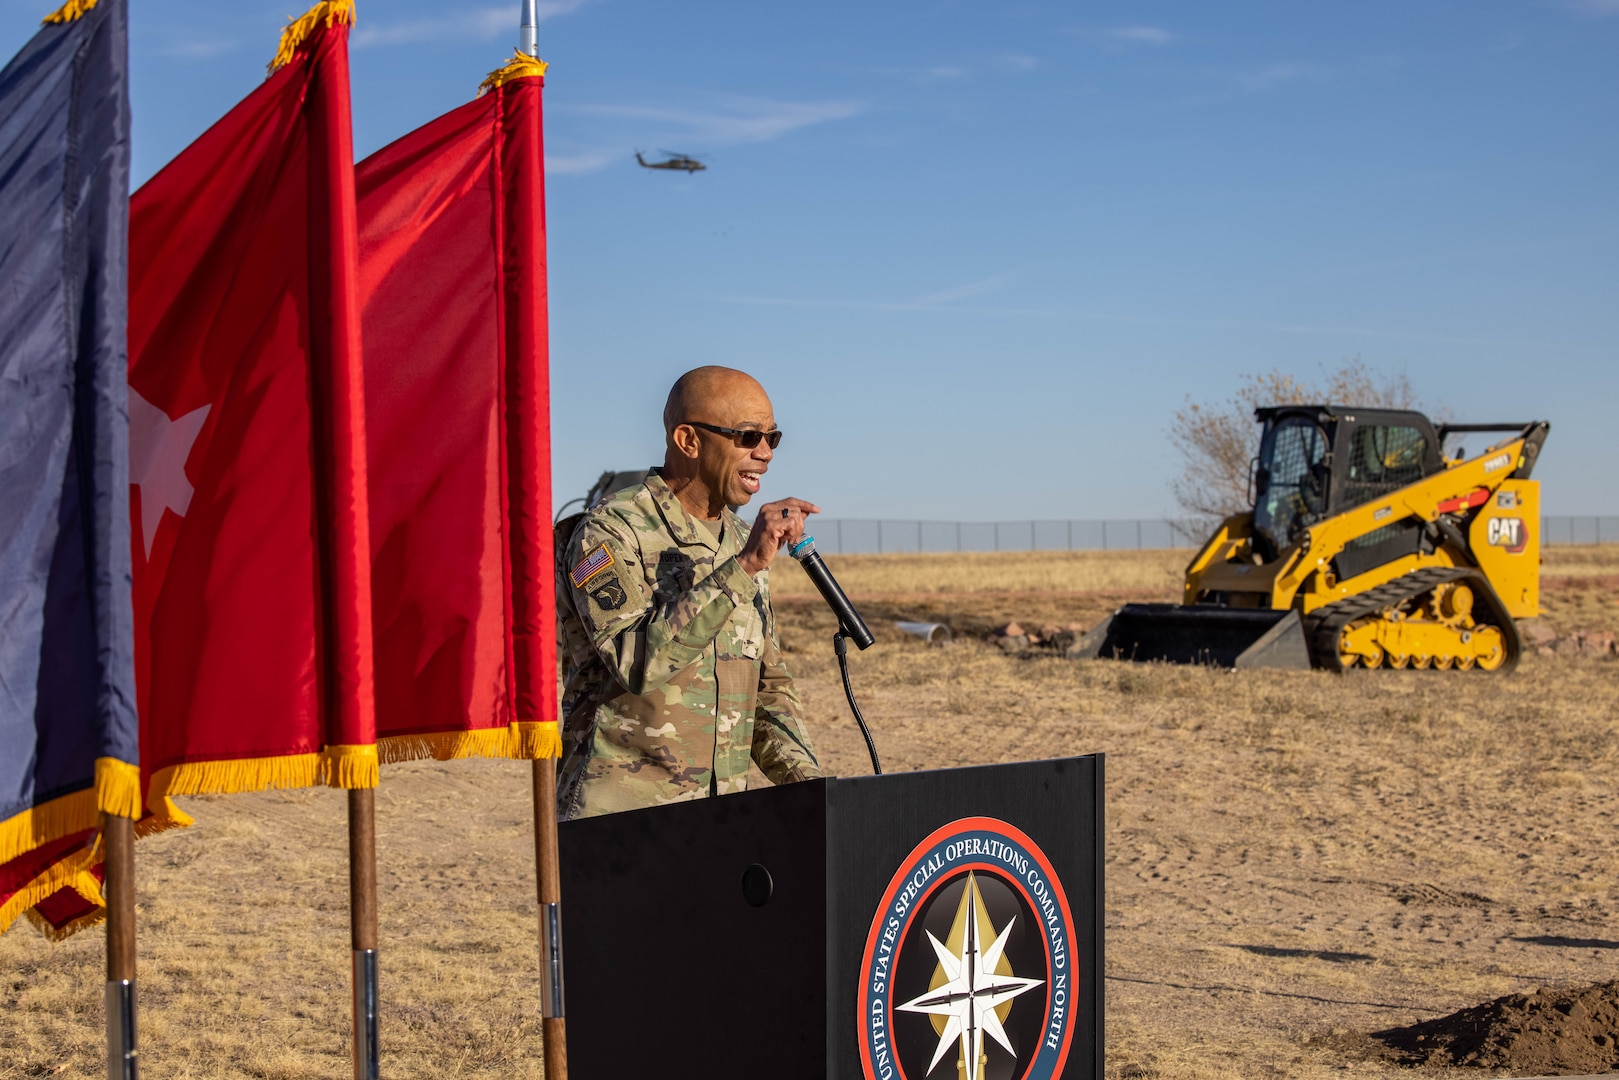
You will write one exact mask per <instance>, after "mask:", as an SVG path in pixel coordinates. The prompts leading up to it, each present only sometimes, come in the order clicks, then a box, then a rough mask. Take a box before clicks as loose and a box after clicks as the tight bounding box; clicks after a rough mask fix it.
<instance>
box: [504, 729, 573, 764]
mask: <svg viewBox="0 0 1619 1080" xmlns="http://www.w3.org/2000/svg"><path fill="white" fill-rule="evenodd" d="M512 726H513V727H514V728H515V729H516V736H517V737H516V740H515V744H514V745H513V747H512V757H514V758H520V759H523V760H525V761H541V760H544V759H545V758H559V757H561V756H562V734H561V732H560V731H559V730H558V729H557V722H556V721H555V720H522V721H519V722H518V723H516V724H513V725H512Z"/></svg>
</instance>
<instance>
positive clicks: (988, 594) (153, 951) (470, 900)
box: [0, 548, 1619, 1080]
mask: <svg viewBox="0 0 1619 1080" xmlns="http://www.w3.org/2000/svg"><path fill="white" fill-rule="evenodd" d="M1185 557H1186V556H1185V553H1184V552H1142V553H1121V552H1113V553H1072V554H1069V553H1049V554H1047V553H1042V554H1034V555H1030V554H1001V555H994V556H991V555H979V556H944V555H929V556H903V555H890V556H866V557H854V556H848V557H842V558H838V557H834V558H833V560H832V562H833V565H834V569H835V570H836V571H837V572H838V574H839V576H840V579H841V580H842V581H843V582H844V583H845V585H846V586H847V587H848V589H849V591H850V592H851V593H852V594H853V595H854V596H855V597H856V599H857V600H858V601H859V602H860V604H861V606H862V610H863V611H864V612H865V614H866V616H867V619H868V621H869V622H871V623H872V625H873V628H874V629H875V630H876V632H877V634H878V637H879V647H877V648H874V649H872V650H871V651H869V652H867V653H862V654H858V655H857V656H856V657H854V659H853V661H852V662H853V665H854V679H855V685H856V688H857V690H858V692H859V693H860V695H861V703H862V706H863V707H864V709H865V711H866V714H867V717H868V719H869V720H870V721H871V723H872V727H873V728H874V730H875V733H876V736H877V739H878V740H879V746H880V747H881V749H882V751H883V757H884V763H885V766H886V767H887V768H889V769H890V770H892V771H898V770H904V769H923V768H934V767H939V766H949V765H962V764H978V763H989V762H1002V761H1016V760H1023V759H1028V758H1038V757H1050V756H1058V755H1068V754H1078V753H1089V752H1093V751H1104V752H1106V753H1107V755H1108V814H1109V818H1108V870H1107V872H1108V895H1107V933H1108V939H1107V960H1108V970H1107V994H1108V1040H1109V1066H1108V1072H1109V1076H1110V1077H1111V1078H1114V1080H1129V1078H1134V1080H1150V1078H1164V1080H1169V1078H1185V1080H1215V1078H1227V1077H1229V1078H1233V1080H1249V1078H1268V1077H1303V1078H1306V1080H1308V1078H1312V1077H1327V1076H1334V1077H1336V1076H1340V1075H1342V1074H1343V1073H1344V1072H1345V1071H1350V1072H1352V1073H1354V1074H1357V1075H1359V1074H1379V1075H1385V1076H1388V1075H1392V1074H1394V1073H1396V1072H1400V1071H1403V1070H1399V1069H1397V1068H1396V1067H1395V1066H1393V1065H1391V1064H1389V1063H1387V1062H1386V1061H1384V1060H1383V1059H1382V1058H1381V1057H1380V1056H1379V1054H1378V1046H1377V1044H1376V1043H1374V1042H1373V1041H1371V1040H1369V1039H1368V1038H1367V1037H1366V1036H1367V1033H1370V1032H1375V1031H1378V1030H1382V1029H1385V1028H1391V1027H1396V1026H1403V1025H1407V1024H1411V1023H1414V1022H1417V1021H1421V1020H1427V1019H1432V1018H1435V1017H1438V1016H1440V1015H1442V1014H1445V1013H1448V1012H1451V1011H1452V1010H1455V1009H1457V1008H1459V1007H1461V1006H1465V1005H1471V1004H1475V1003H1478V1002H1482V1001H1485V1000H1487V999H1489V998H1493V997H1496V996H1498V995H1501V994H1506V993H1509V992H1515V991H1522V990H1527V989H1530V988H1533V987H1536V986H1543V985H1550V986H1563V985H1576V984H1585V983H1593V982H1599V981H1603V980H1610V979H1615V978H1619V853H1616V851H1619V849H1616V845H1615V843H1614V839H1613V838H1614V836H1615V834H1616V832H1619V795H1616V794H1615V789H1614V776H1615V773H1616V769H1619V663H1615V662H1614V661H1611V660H1599V659H1592V658H1586V657H1562V656H1558V657H1541V656H1531V657H1529V658H1527V659H1526V660H1525V662H1524V663H1523V665H1522V666H1521V667H1520V668H1519V670H1518V672H1517V673H1515V674H1513V675H1512V676H1509V677H1504V678H1498V677H1489V676H1485V675H1481V674H1478V673H1442V672H1416V671H1410V672H1392V671H1390V672H1371V673H1359V674H1358V675H1351V676H1348V677H1337V676H1329V675H1324V674H1318V673H1287V672H1244V673H1232V672H1220V671H1210V670H1204V669H1196V668H1172V667H1164V666H1158V665H1153V666H1134V665H1125V664H1117V663H1113V662H1110V661H1082V662H1075V661H1068V660H1064V659H1061V658H1060V657H1058V656H1056V655H1054V654H1047V653H1042V652H1039V651H1038V650H1031V651H1028V652H1024V653H1006V652H1003V651H1002V650H1001V649H999V648H997V647H994V646H992V645H988V644H985V643H983V642H981V641H980V640H978V635H979V634H981V633H983V632H984V631H987V630H988V629H989V628H990V627H991V626H993V625H995V624H997V623H1000V622H1005V621H1007V620H1008V619H1013V618H1016V619H1018V620H1020V621H1023V622H1025V623H1032V624H1035V625H1038V624H1040V623H1042V622H1054V623H1065V624H1066V623H1076V622H1077V623H1085V624H1090V623H1091V622H1093V621H1094V620H1095V619H1097V618H1099V617H1101V616H1102V615H1103V614H1105V613H1106V612H1107V611H1108V610H1110V609H1111V608H1112V607H1114V606H1116V605H1117V604H1118V603H1120V602H1122V601H1123V600H1125V599H1173V598H1174V597H1175V594H1176V591H1177V585H1178V581H1179V570H1180V566H1181V564H1182V563H1183V562H1184V560H1185ZM1545 577H1546V585H1547V587H1546V590H1545V600H1544V605H1545V608H1546V612H1547V614H1546V619H1545V621H1546V622H1547V623H1549V624H1551V626H1552V627H1553V628H1555V629H1557V630H1558V631H1559V632H1564V633H1566V632H1568V631H1570V630H1574V629H1597V630H1619V548H1607V549H1553V550H1552V551H1550V552H1548V553H1547V558H1546V565H1545ZM775 591H776V594H777V597H778V599H777V606H778V610H779V612H780V615H781V619H782V623H783V633H784V637H785V639H786V643H787V645H788V646H789V648H790V649H791V650H792V655H791V657H790V660H791V661H792V663H793V665H794V669H795V671H796V672H797V674H798V676H799V679H800V682H801V684H802V687H803V690H804V693H805V696H806V698H807V702H808V705H809V708H810V711H811V717H812V720H813V722H814V729H813V731H814V734H815V737H816V739H817V740H818V743H819V746H820V748H821V751H822V757H823V759H824V760H825V761H827V762H828V763H829V765H830V767H831V769H832V770H833V771H835V772H839V773H845V774H853V773H860V772H864V771H866V770H867V769H869V764H868V763H867V761H866V760H865V753H864V747H863V746H862V744H861V742H860V737H859V735H858V733H857V732H856V731H855V730H854V727H853V723H852V721H851V720H849V718H848V715H847V711H846V708H845V706H844V704H843V701H842V691H841V688H840V686H839V684H838V680H837V671H836V667H835V663H834V661H833V658H832V653H831V648H830V644H829V641H828V639H829V636H830V634H831V631H832V628H833V627H832V622H831V618H830V616H829V615H828V614H827V613H826V612H825V610H824V608H823V607H822V606H821V604H820V602H819V601H818V600H816V599H815V598H814V597H813V595H812V594H811V591H810V589H809V587H808V585H807V582H804V581H803V580H802V578H801V577H799V576H797V574H796V570H794V569H793V568H791V566H790V565H789V567H788V569H787V571H786V572H783V573H780V574H778V575H777V581H776V582H775ZM899 618H922V619H941V620H943V621H946V622H948V623H949V624H950V625H951V626H952V627H953V628H954V629H955V630H956V632H957V641H956V643H955V644H954V645H952V646H950V647H947V648H930V647H927V646H925V645H923V644H922V643H921V642H920V641H918V640H916V639H912V638H909V637H906V636H905V635H902V634H900V633H898V632H897V631H895V630H893V629H892V626H891V622H890V620H893V619H899ZM527 800H528V771H527V767H526V766H524V765H522V764H518V763H508V762H460V763H451V764H438V763H431V762H429V763H417V764H411V765H404V766H397V767H392V768H389V769H387V770H386V771H385V772H384V774H383V786H382V788H381V791H380V793H379V862H380V866H381V882H382V893H381V918H382V947H383V952H382V978H383V985H382V990H383V999H384V1007H383V1017H382V1023H383V1047H384V1071H385V1074H386V1075H388V1076H390V1077H396V1078H402V1077H422V1078H450V1077H456V1078H462V1077H479V1078H482V1077H489V1078H493V1077H501V1078H522V1077H539V1076H540V1075H541V1074H542V1069H541V1066H540V1064H539V1059H540V1040H539V1033H538V1029H539V1021H538V996H537V989H536V986H535V982H534V978H533V972H534V970H535V949H534V921H535V906H534V902H533V891H532V890H533V885H532V881H533V878H532V871H533V856H532V839H531V836H530V831H529V824H528V805H527ZM188 809H189V810H190V811H191V812H192V813H193V814H194V815H195V816H196V817H197V820H198V824H197V825H196V826H195V827H194V828H192V829H189V830H182V831H178V832H172V833H166V834H163V835H161V836H157V837H152V838H150V839H147V840H143V841H141V844H140V847H139V850H138V859H139V872H140V880H139V893H138V896H139V914H140V920H141V922H140V933H141V939H140V940H141V949H142V956H141V963H142V969H141V993H142V1001H141V1004H142V1009H143V1012H142V1018H141V1019H142V1025H143V1026H142V1039H143V1053H142V1056H143V1058H144V1059H145V1071H146V1075H148V1076H152V1077H165V1078H177V1080H180V1078H203V1077H208V1078H215V1077H257V1078H265V1080H293V1078H299V1080H302V1078H314V1077H330V1078H336V1077H341V1076H346V1075H348V1072H349V1065H348V1057H347V1054H348V1050H347V1038H348V1011H349V1004H348V974H347V970H348V969H347V960H348V941H347V923H346V902H347V893H346V887H345V886H346V878H345V869H344V838H345V833H344V818H343V803H342V797H341V795H340V794H339V793H336V792H330V791H300V792H269V793H264V794H259V795H251V796H235V797H229V798H218V799H209V800H195V799H194V800H190V801H189V803H188ZM100 965H101V942H100V939H99V935H98V934H95V933H89V934H83V935H80V936H79V937H78V938H75V939H73V940H70V941H68V942H66V943H64V944H61V945H50V944H47V943H46V942H44V941H42V940H41V939H39V938H38V937H36V936H35V935H34V934H33V933H32V932H31V931H29V930H28V929H27V928H26V926H19V927H18V928H17V929H16V930H14V931H12V932H11V933H9V934H7V935H6V936H5V937H4V938H0V974H3V979H0V1080H21V1078H24V1077H30V1078H32V1077H48V1076H67V1077H91V1076H96V1075H99V1074H101V1071H102V1070H101V1067H100V1066H99V1064H98V1061H99V1054H100V1039H101V992H100V987H101V973H100ZM1468 1074H1469V1073H1468V1071H1467V1070H1462V1069H1456V1070H1452V1071H1450V1072H1449V1073H1446V1072H1443V1071H1436V1072H1429V1073H1425V1075H1427V1076H1432V1077H1441V1076H1462V1075H1468ZM1472 1074H1474V1075H1476V1074H1477V1070H1473V1071H1472ZM648 1075H653V1073H649V1074H648ZM759 1075H760V1076H768V1075H769V1072H768V1063H761V1067H760V1072H759Z"/></svg>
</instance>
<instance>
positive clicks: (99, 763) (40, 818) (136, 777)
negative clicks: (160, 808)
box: [0, 758, 141, 862]
mask: <svg viewBox="0 0 1619 1080" xmlns="http://www.w3.org/2000/svg"><path fill="white" fill-rule="evenodd" d="M103 811H105V812H106V813H109V814H117V815H118V816H120V817H127V818H138V817H140V814H141V771H140V769H139V768H138V767H137V766H134V765H131V764H129V763H128V762H124V761H119V760H118V759H117V758H96V779H95V786H94V787H87V788H85V789H83V790H82V791H74V792H71V793H69V794H67V795H60V796H58V797H56V798H54V799H50V800H48V801H47V802H43V803H40V804H39V805H38V806H35V807H31V808H29V809H27V810H24V811H23V812H22V813H20V814H14V815H12V816H11V817H9V818H7V819H6V820H4V821H0V862H9V861H10V860H12V859H15V858H17V857H18V856H19V855H25V854H27V853H28V852H30V851H32V850H34V849H35V848H36V847H39V846H40V845H41V844H46V843H49V842H50V841H52V840H56V839H58V838H60V837H63V836H67V835H69V834H71V833H76V832H82V831H84V830H85V829H93V828H95V827H96V826H97V825H98V824H100V820H101V819H100V817H99V815H100V814H101V813H102V812H103Z"/></svg>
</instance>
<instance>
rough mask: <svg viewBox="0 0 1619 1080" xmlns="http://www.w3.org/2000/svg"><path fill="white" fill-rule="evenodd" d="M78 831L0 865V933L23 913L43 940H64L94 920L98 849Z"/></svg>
mask: <svg viewBox="0 0 1619 1080" xmlns="http://www.w3.org/2000/svg"><path fill="white" fill-rule="evenodd" d="M96 838H97V834H96V830H95V829H83V830H80V831H79V832H75V833H70V834H69V835H67V836H63V837H60V838H58V839H56V840H52V841H50V842H49V843H45V844H41V845H40V846H39V847H36V848H34V849H33V850H32V851H29V852H26V853H24V854H22V855H19V856H18V857H17V858H15V859H12V860H10V861H9V862H5V863H0V930H4V929H5V928H6V927H8V926H10V925H11V924H12V922H13V921H14V920H15V919H16V918H17V916H19V915H21V914H22V913H23V912H24V911H27V912H28V915H29V919H30V921H31V922H33V924H34V925H35V926H37V927H38V928H39V929H40V930H41V931H43V932H44V933H45V935H46V936H47V937H52V938H62V937H67V936H68V935H69V934H71V933H73V932H74V931H75V930H80V929H83V928H84V927H86V926H90V925H92V924H94V923H97V922H100V921H101V919H102V916H103V915H104V913H105V909H104V908H103V907H102V903H101V866H100V865H99V860H100V851H99V849H98V848H97V846H96Z"/></svg>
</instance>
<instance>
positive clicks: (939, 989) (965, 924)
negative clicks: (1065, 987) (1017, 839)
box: [897, 874, 1044, 1080]
mask: <svg viewBox="0 0 1619 1080" xmlns="http://www.w3.org/2000/svg"><path fill="white" fill-rule="evenodd" d="M1016 923H1017V916H1015V915H1014V916H1013V917H1012V918H1011V919H1008V920H1007V923H1006V925H1005V926H1004V927H1002V928H1001V930H1000V932H999V933H998V934H995V927H994V924H993V923H991V922H990V921H989V912H988V910H987V909H986V908H985V907H984V901H983V898H982V897H981V896H980V895H979V892H978V879H977V877H976V876H975V875H973V874H968V875H967V887H966V888H965V889H963V890H962V893H961V906H960V907H959V908H958V909H957V910H956V924H957V925H958V926H962V930H963V933H962V938H961V953H960V955H959V956H958V955H957V954H956V953H955V951H954V950H953V949H950V948H947V947H946V946H945V945H944V944H943V943H942V942H940V941H939V939H938V938H936V937H934V936H933V933H932V932H931V931H928V932H927V938H928V943H929V944H931V945H932V946H933V951H934V953H935V954H936V955H937V956H938V958H939V967H940V969H941V970H942V972H943V974H944V977H945V980H944V982H943V983H941V984H940V985H938V986H936V987H934V988H933V989H931V990H929V991H928V992H927V993H925V994H922V995H921V996H919V997H916V998H913V999H912V1000H910V1001H907V1002H906V1003H905V1004H903V1005H900V1006H897V1009H898V1011H899V1012H910V1013H925V1014H928V1015H930V1016H936V1017H942V1018H943V1019H944V1027H943V1029H942V1030H941V1031H940V1033H939V1047H938V1049H937V1050H935V1051H934V1052H933V1060H932V1061H930V1062H928V1075H929V1076H931V1075H932V1074H933V1070H934V1067H935V1066H937V1065H938V1064H939V1062H940V1061H941V1060H943V1058H944V1056H945V1053H946V1052H947V1051H948V1050H949V1049H950V1046H951V1044H952V1043H959V1045H960V1048H961V1058H960V1060H959V1061H958V1062H957V1064H958V1066H960V1067H961V1068H962V1069H963V1076H964V1077H965V1080H978V1076H979V1055H980V1054H982V1053H983V1052H984V1036H985V1035H988V1036H989V1037H990V1038H992V1039H994V1040H995V1041H996V1042H998V1043H1000V1044H1001V1046H1002V1047H1004V1048H1005V1049H1006V1052H1007V1053H1009V1054H1015V1053H1016V1051H1015V1050H1013V1049H1012V1044H1011V1042H1010V1041H1009V1040H1008V1039H1007V1037H1006V1030H1005V1029H1004V1028H1003V1027H1001V1019H1002V1017H1001V1015H1000V1013H998V1012H997V1011H996V1010H997V1009H999V1008H1001V1007H1003V1006H1004V1007H1007V1008H1010V1002H1011V1001H1012V999H1013V998H1015V997H1017V996H1018V995H1019V994H1022V993H1026V992H1027V991H1029V990H1032V989H1034V988H1035V987H1036V986H1043V985H1044V981H1043V980H1041V979H1023V978H1019V977H1018V976H1016V975H1013V974H1011V968H1010V966H1009V965H1008V964H1007V963H1006V962H1005V960H1004V958H1003V956H1002V954H1003V953H1004V951H1005V949H1006V939H1007V937H1008V935H1010V934H1011V932H1012V927H1013V926H1014V925H1015V924H1016ZM980 924H982V925H980ZM986 928H987V932H988V933H989V934H995V940H994V942H993V943H992V944H991V945H990V946H989V947H988V948H987V949H986V948H983V946H982V942H983V939H984V937H985V936H987V935H986V933H985V930H986ZM950 936H951V937H952V938H954V937H955V933H954V932H952V933H951V935H950ZM997 968H1000V969H1003V970H1001V971H997V970H996V969H997ZM934 1023H935V1026H937V1024H938V1021H935V1022H934Z"/></svg>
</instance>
